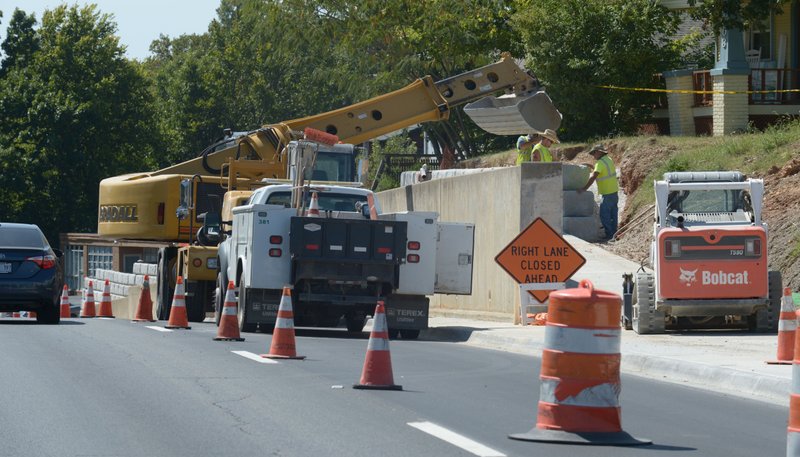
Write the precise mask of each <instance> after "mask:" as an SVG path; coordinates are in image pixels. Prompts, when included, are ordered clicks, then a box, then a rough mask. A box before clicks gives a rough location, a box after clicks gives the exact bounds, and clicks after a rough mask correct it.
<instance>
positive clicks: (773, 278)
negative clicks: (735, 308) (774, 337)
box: [754, 271, 783, 333]
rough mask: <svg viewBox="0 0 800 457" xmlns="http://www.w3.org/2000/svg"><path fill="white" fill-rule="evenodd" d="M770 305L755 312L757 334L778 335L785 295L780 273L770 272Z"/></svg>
mask: <svg viewBox="0 0 800 457" xmlns="http://www.w3.org/2000/svg"><path fill="white" fill-rule="evenodd" d="M768 278H769V305H768V306H767V307H766V308H762V309H759V310H758V311H756V312H755V329H754V330H755V331H756V332H757V333H776V332H777V331H778V320H779V318H780V314H781V297H782V294H783V278H782V277H781V272H780V271H770V272H769V273H768Z"/></svg>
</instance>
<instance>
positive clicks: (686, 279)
mask: <svg viewBox="0 0 800 457" xmlns="http://www.w3.org/2000/svg"><path fill="white" fill-rule="evenodd" d="M680 270H681V277H680V278H678V279H679V280H680V281H681V282H682V283H684V284H686V287H689V286H691V285H692V283H693V282H697V269H694V270H684V269H683V268H681V269H680Z"/></svg>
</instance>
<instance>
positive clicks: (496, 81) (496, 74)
mask: <svg viewBox="0 0 800 457" xmlns="http://www.w3.org/2000/svg"><path fill="white" fill-rule="evenodd" d="M540 89H541V88H540V85H539V82H538V80H536V79H535V78H534V77H533V76H531V75H530V74H529V73H528V72H526V71H524V70H523V69H521V68H520V67H519V66H518V65H517V64H516V63H515V62H514V59H513V58H512V57H511V56H510V55H509V54H507V53H504V54H503V57H502V58H501V59H500V60H499V61H497V62H495V63H492V64H489V65H486V66H484V67H481V68H478V69H476V70H472V71H469V72H466V73H462V74H460V75H457V76H453V77H450V78H447V79H443V80H441V81H439V82H434V81H433V78H431V77H430V76H425V77H423V78H420V79H418V80H416V81H414V82H413V83H411V84H409V85H408V86H406V87H403V88H402V89H399V90H396V91H393V92H390V93H387V94H384V95H379V96H377V97H374V98H371V99H369V100H366V101H363V102H360V103H356V104H353V105H350V106H346V107H344V108H340V109H337V110H333V111H329V112H326V113H322V114H317V115H313V116H308V117H304V118H300V119H294V120H290V121H285V122H282V123H279V124H271V125H265V126H263V127H261V128H260V129H258V130H255V131H253V132H250V133H248V134H247V135H245V136H242V137H240V138H239V139H237V141H236V144H235V145H234V146H232V147H229V148H226V149H222V150H220V151H216V152H214V153H210V154H208V153H207V154H204V155H203V156H202V157H198V158H195V159H192V160H188V161H186V162H183V163H180V164H177V165H173V166H171V167H167V168H164V169H162V170H159V171H156V172H154V173H151V175H153V176H156V175H171V174H184V175H186V174H188V175H192V174H204V175H208V174H211V175H217V174H219V170H220V168H221V166H222V164H223V163H226V162H227V161H228V159H230V158H240V159H241V158H251V159H255V160H260V161H262V162H266V163H265V165H267V164H269V165H270V166H271V167H272V166H274V168H275V173H274V174H275V177H280V175H281V169H282V168H283V167H284V165H282V164H281V162H282V153H283V150H284V148H285V147H286V145H287V144H288V143H289V142H290V141H292V140H296V139H300V137H301V135H302V134H301V131H302V130H304V129H305V128H307V127H310V128H314V129H317V130H321V131H323V132H327V133H329V134H332V135H336V136H338V137H339V139H340V140H341V141H342V142H344V143H353V144H358V143H362V142H364V141H367V140H370V139H372V138H376V137H379V136H381V135H384V134H386V133H390V132H393V131H396V130H400V129H403V128H405V127H409V126H412V125H415V124H419V123H422V122H434V121H443V120H446V119H447V118H448V117H449V115H450V110H451V109H452V108H453V107H456V106H459V105H462V104H464V103H468V102H471V101H474V100H478V99H481V98H484V97H486V96H487V95H492V94H494V93H497V92H500V91H506V92H509V93H510V94H513V95H514V96H515V97H514V99H516V100H524V99H527V98H529V97H534V96H539V98H537V102H539V101H540V102H539V103H537V105H536V108H537V109H536V110H534V111H532V112H531V113H529V114H528V113H525V114H523V115H522V116H523V117H525V120H524V121H523V125H526V126H524V127H522V129H524V130H525V131H524V132H520V133H529V132H530V131H532V130H533V131H543V130H545V129H546V128H552V129H556V128H558V125H559V123H560V120H561V116H560V114H558V111H556V109H555V107H553V105H552V103H551V102H550V99H549V98H547V96H546V95H545V94H543V93H541V92H540V93H539V94H537V91H539V90H540ZM541 96H543V98H542V97H541ZM476 121H478V119H476ZM504 122H507V121H504ZM478 124H479V125H481V123H480V122H478ZM490 131H491V130H490Z"/></svg>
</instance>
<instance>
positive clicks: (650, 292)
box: [631, 271, 665, 335]
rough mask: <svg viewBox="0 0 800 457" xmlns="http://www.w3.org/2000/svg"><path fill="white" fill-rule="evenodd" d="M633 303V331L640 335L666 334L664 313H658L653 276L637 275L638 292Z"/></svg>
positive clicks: (640, 273)
mask: <svg viewBox="0 0 800 457" xmlns="http://www.w3.org/2000/svg"><path fill="white" fill-rule="evenodd" d="M633 297H634V303H633V322H632V325H631V326H632V327H633V331H634V332H636V333H638V334H640V335H641V334H646V333H664V327H665V325H664V312H663V311H656V309H655V308H656V299H655V290H654V288H653V274H652V273H647V272H643V271H641V272H639V273H636V290H635V292H634V295H633Z"/></svg>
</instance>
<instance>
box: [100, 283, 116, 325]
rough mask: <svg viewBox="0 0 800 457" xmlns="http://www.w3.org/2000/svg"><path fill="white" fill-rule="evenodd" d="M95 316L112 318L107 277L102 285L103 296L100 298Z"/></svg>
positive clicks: (109, 285)
mask: <svg viewBox="0 0 800 457" xmlns="http://www.w3.org/2000/svg"><path fill="white" fill-rule="evenodd" d="M97 317H105V318H109V319H113V318H114V312H113V310H112V309H111V284H110V283H109V282H108V279H106V282H105V284H104V285H103V298H101V299H100V309H99V310H98V312H97Z"/></svg>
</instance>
